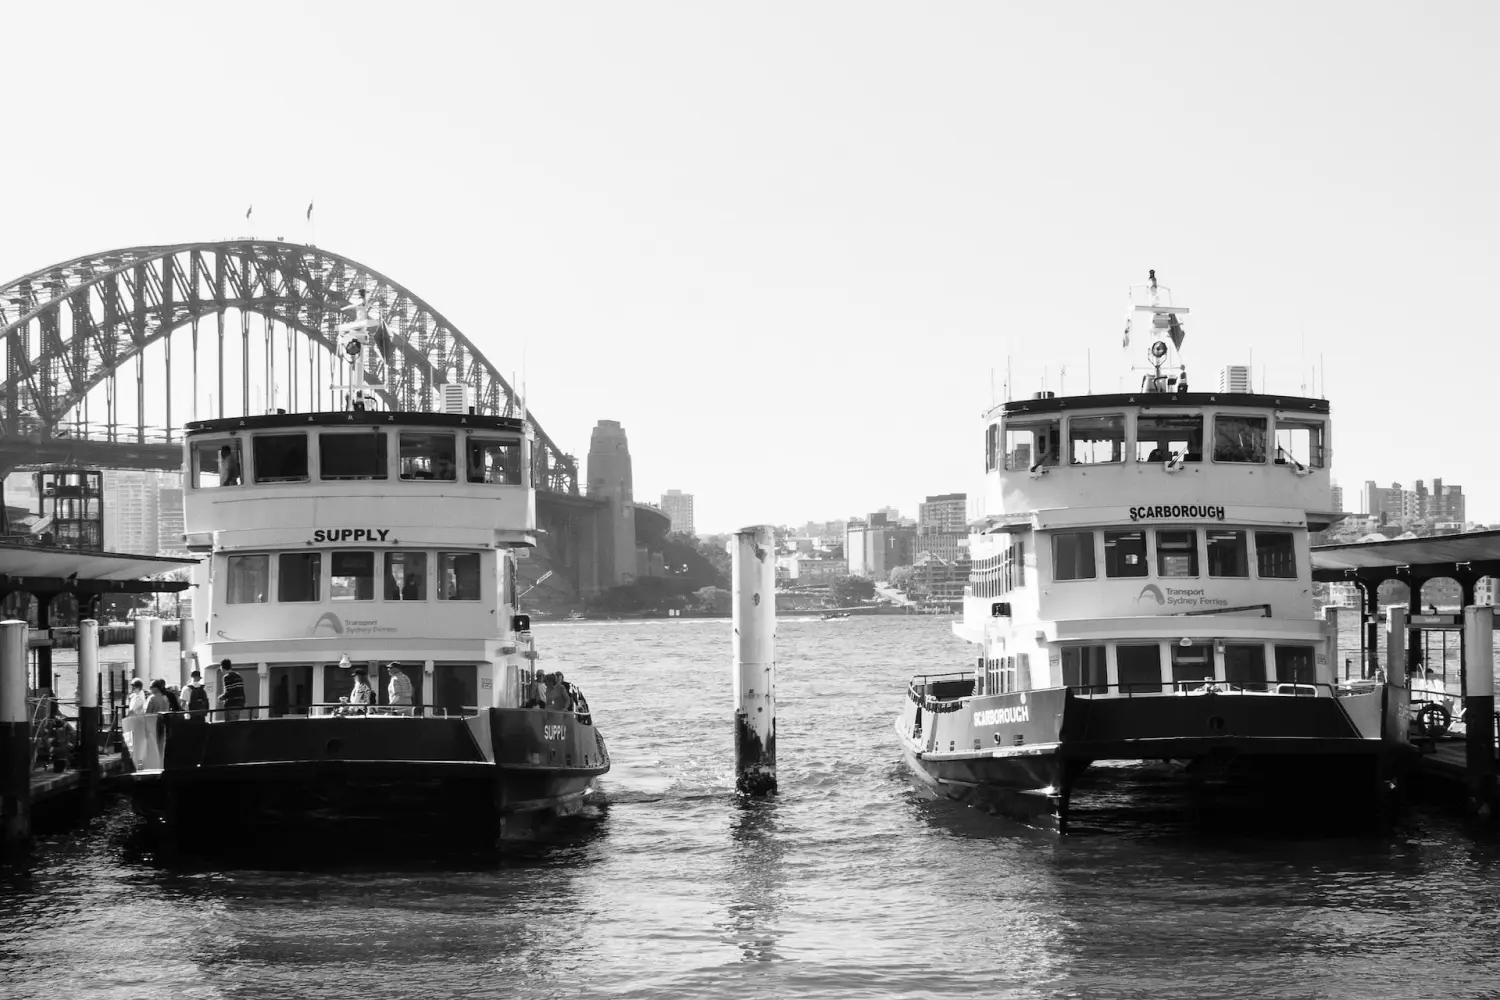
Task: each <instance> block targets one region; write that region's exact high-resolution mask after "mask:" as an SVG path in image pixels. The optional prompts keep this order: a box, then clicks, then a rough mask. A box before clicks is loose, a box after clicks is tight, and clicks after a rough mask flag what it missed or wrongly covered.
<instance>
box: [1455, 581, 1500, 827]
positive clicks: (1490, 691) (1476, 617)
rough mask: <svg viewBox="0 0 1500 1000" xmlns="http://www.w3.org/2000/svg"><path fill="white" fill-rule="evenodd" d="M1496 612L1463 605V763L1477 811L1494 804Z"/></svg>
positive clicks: (1487, 815)
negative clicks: (1494, 643) (1494, 644)
mask: <svg viewBox="0 0 1500 1000" xmlns="http://www.w3.org/2000/svg"><path fill="white" fill-rule="evenodd" d="M1494 631H1495V612H1494V609H1493V608H1484V607H1468V608H1464V644H1463V651H1464V652H1463V657H1464V664H1463V681H1464V733H1465V737H1464V766H1465V768H1466V770H1467V771H1468V778H1469V798H1470V801H1471V802H1472V803H1473V810H1474V813H1475V815H1477V816H1478V817H1480V818H1482V819H1491V818H1493V817H1492V816H1491V812H1492V811H1493V809H1494V807H1495V804H1496V803H1495V797H1496V796H1495V649H1494V646H1493V642H1494Z"/></svg>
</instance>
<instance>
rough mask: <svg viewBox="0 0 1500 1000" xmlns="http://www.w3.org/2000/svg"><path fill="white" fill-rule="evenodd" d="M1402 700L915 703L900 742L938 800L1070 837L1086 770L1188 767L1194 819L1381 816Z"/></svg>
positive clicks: (1401, 745)
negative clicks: (1096, 766)
mask: <svg viewBox="0 0 1500 1000" xmlns="http://www.w3.org/2000/svg"><path fill="white" fill-rule="evenodd" d="M1403 694H1404V692H1401V690H1400V689H1399V688H1381V689H1377V690H1376V691H1373V692H1369V693H1367V694H1361V695H1356V696H1346V697H1340V698H1333V697H1322V698H1314V697H1291V696H1278V695H1257V694H1250V693H1243V692H1240V693H1232V694H1231V693H1223V694H1220V693H1205V694H1194V695H1187V696H1181V695H1167V694H1163V695H1151V696H1140V697H1134V698H1087V697H1079V696H1077V695H1076V694H1075V693H1074V692H1072V691H1071V690H1070V689H1066V688H1056V689H1049V690H1042V691H1032V692H1022V693H1016V694H1007V695H994V696H989V697H980V698H960V699H954V700H949V701H942V702H935V701H931V700H922V699H920V698H915V697H913V698H909V699H908V704H907V706H906V708H905V711H904V712H903V714H902V716H901V717H900V719H898V720H897V724H896V725H897V733H898V735H899V737H900V738H901V741H902V744H903V748H904V750H905V752H906V757H907V760H908V762H909V764H910V766H911V767H912V769H913V772H914V774H915V775H916V776H917V777H918V778H919V779H920V780H921V781H922V782H923V783H924V784H925V785H927V786H928V787H929V788H930V789H931V790H932V791H933V792H934V793H936V794H939V795H942V796H944V797H947V798H951V799H954V800H956V801H960V802H965V803H967V804H970V805H974V806H977V807H980V808H983V809H985V810H987V811H990V812H995V813H998V814H1000V815H1005V816H1009V817H1011V818H1014V819H1018V820H1021V821H1023V822H1026V823H1030V824H1032V825H1036V826H1042V827H1051V828H1056V829H1059V830H1066V828H1067V826H1068V822H1069V819H1070V812H1071V800H1072V797H1073V794H1074V791H1075V787H1076V785H1077V781H1078V778H1079V776H1080V775H1081V774H1083V772H1084V771H1085V770H1086V769H1087V768H1088V767H1089V765H1090V764H1092V763H1093V762H1094V761H1099V760H1125V761H1152V760H1159V761H1174V762H1179V763H1180V764H1182V765H1183V766H1182V771H1183V772H1184V776H1185V780H1186V788H1187V790H1188V791H1189V793H1190V795H1191V797H1192V803H1193V805H1194V807H1195V808H1202V809H1205V810H1208V811H1216V810H1218V809H1220V808H1224V809H1233V808H1236V807H1244V808H1247V809H1250V810H1252V811H1253V813H1254V814H1255V816H1256V818H1258V819H1268V818H1270V817H1271V816H1272V815H1274V814H1281V815H1283V816H1287V817H1292V818H1293V819H1294V820H1295V821H1297V822H1301V821H1304V820H1306V821H1312V820H1314V819H1316V818H1318V816H1319V815H1322V816H1324V817H1326V818H1331V819H1340V820H1342V819H1355V818H1360V819H1368V818H1374V817H1378V816H1380V815H1382V814H1383V812H1384V811H1385V809H1386V808H1387V807H1388V805H1389V800H1390V798H1391V793H1392V791H1393V790H1394V787H1395V783H1396V781H1397V779H1398V777H1399V774H1400V772H1401V771H1402V769H1403V766H1404V764H1405V763H1406V762H1407V759H1408V757H1409V751H1410V746H1409V744H1408V743H1407V741H1406V737H1405V732H1406V720H1405V716H1404V708H1405V703H1404V699H1403V698H1402V695H1403Z"/></svg>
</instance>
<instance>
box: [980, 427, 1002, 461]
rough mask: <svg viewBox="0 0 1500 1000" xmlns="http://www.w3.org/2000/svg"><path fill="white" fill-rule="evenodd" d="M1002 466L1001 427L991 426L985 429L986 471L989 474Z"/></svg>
mask: <svg viewBox="0 0 1500 1000" xmlns="http://www.w3.org/2000/svg"><path fill="white" fill-rule="evenodd" d="M999 464H1000V425H999V424H990V425H989V426H988V427H986V428H985V429H984V471H985V472H989V471H990V470H991V469H994V468H995V467H997V466H998V465H999Z"/></svg>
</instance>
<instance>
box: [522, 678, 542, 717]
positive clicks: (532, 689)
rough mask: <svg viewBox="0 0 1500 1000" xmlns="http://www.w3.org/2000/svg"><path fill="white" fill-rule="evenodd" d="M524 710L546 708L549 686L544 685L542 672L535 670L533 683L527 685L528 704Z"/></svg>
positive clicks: (523, 706)
mask: <svg viewBox="0 0 1500 1000" xmlns="http://www.w3.org/2000/svg"><path fill="white" fill-rule="evenodd" d="M521 707H522V708H546V707H547V686H546V685H545V684H543V683H542V672H541V671H540V670H535V671H533V672H532V675H531V683H530V684H527V685H526V703H525V704H524V705H522V706H521Z"/></svg>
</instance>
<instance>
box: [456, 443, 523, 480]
mask: <svg viewBox="0 0 1500 1000" xmlns="http://www.w3.org/2000/svg"><path fill="white" fill-rule="evenodd" d="M468 449H469V463H468V465H469V470H468V471H469V482H471V483H497V484H500V485H504V486H520V485H521V442H520V441H519V440H514V441H506V440H502V439H500V438H480V437H470V438H469V444H468Z"/></svg>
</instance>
